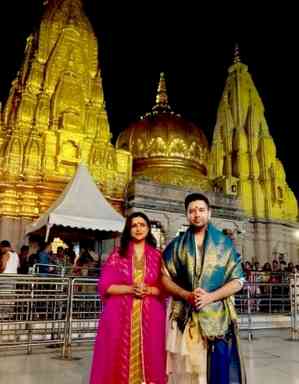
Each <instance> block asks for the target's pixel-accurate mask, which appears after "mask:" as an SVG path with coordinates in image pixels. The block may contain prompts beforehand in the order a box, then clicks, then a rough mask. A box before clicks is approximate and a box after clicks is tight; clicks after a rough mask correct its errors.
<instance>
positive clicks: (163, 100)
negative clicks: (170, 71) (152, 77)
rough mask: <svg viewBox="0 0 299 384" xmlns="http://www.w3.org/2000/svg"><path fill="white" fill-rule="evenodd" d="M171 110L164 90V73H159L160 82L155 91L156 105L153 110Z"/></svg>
mask: <svg viewBox="0 0 299 384" xmlns="http://www.w3.org/2000/svg"><path fill="white" fill-rule="evenodd" d="M157 109H159V110H165V111H166V110H171V108H170V105H169V104H168V95H167V89H166V81H165V75H164V72H161V73H160V80H159V85H158V89H157V95H156V104H155V106H154V107H153V110H157Z"/></svg>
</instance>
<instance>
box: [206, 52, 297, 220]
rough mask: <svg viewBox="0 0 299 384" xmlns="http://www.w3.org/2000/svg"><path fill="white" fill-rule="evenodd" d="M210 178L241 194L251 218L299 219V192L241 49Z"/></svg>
mask: <svg viewBox="0 0 299 384" xmlns="http://www.w3.org/2000/svg"><path fill="white" fill-rule="evenodd" d="M281 128H283V127H281ZM209 176H210V177H211V179H212V180H213V181H214V186H215V188H216V189H218V190H219V191H222V192H224V193H227V194H235V195H236V196H239V197H240V200H241V204H242V207H243V208H244V210H245V212H246V214H247V215H248V216H253V217H258V218H267V219H279V220H291V221H296V219H297V215H298V206H297V201H296V198H295V195H294V193H293V192H292V190H291V189H290V187H289V186H288V184H287V182H286V175H285V171H284V168H283V165H282V163H281V162H280V161H279V160H278V158H277V157H276V147H275V143H274V140H273V138H272V136H271V135H270V132H269V128H268V125H267V122H266V119H265V115H264V106H263V102H262V100H261V98H260V96H259V94H258V92H257V90H256V87H255V85H254V83H253V80H252V78H251V76H250V74H249V73H248V70H247V66H246V65H244V64H243V63H242V62H241V60H240V55H239V50H238V49H236V51H235V57H234V63H233V65H232V66H231V67H230V68H229V75H228V78H227V81H226V84H225V88H224V92H223V95H222V99H221V101H220V105H219V108H218V115H217V122H216V126H215V130H214V137H213V143H212V148H211V160H210V163H209Z"/></svg>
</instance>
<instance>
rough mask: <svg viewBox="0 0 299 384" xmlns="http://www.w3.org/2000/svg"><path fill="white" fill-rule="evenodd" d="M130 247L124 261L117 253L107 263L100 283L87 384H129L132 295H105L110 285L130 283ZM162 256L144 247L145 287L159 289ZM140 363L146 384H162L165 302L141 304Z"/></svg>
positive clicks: (157, 299)
mask: <svg viewBox="0 0 299 384" xmlns="http://www.w3.org/2000/svg"><path fill="white" fill-rule="evenodd" d="M132 258H133V246H132V244H130V246H129V250H128V256H127V257H120V255H119V251H118V249H116V250H114V251H113V252H112V254H111V255H110V256H109V258H108V259H107V262H106V264H105V266H104V268H103V271H102V276H101V279H100V281H99V292H100V295H101V297H102V299H103V301H104V311H103V314H102V316H101V320H100V324H99V329H98V334H97V338H96V343H95V349H94V355H93V363H92V370H91V376H90V384H129V363H130V345H131V344H130V341H131V340H130V337H131V314H132V302H133V297H132V295H118V296H116V295H111V296H109V295H107V294H106V292H107V289H108V288H109V287H110V286H111V285H112V284H127V285H131V284H132V282H133V275H132ZM160 277H161V255H160V253H159V252H158V251H157V250H155V249H154V248H152V247H150V246H148V245H146V247H145V274H144V283H145V284H146V285H149V286H157V287H159V288H160ZM141 316H142V320H141V324H142V329H141V340H142V350H141V353H142V361H143V364H144V365H143V372H144V376H145V382H146V383H154V384H165V383H166V382H167V379H166V369H165V360H166V357H165V300H164V298H163V297H162V296H161V297H158V296H151V295H149V296H146V297H145V298H144V299H143V302H142V312H141Z"/></svg>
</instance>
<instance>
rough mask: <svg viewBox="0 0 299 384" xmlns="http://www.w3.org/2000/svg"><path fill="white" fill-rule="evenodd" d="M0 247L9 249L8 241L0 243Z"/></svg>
mask: <svg viewBox="0 0 299 384" xmlns="http://www.w3.org/2000/svg"><path fill="white" fill-rule="evenodd" d="M0 247H5V248H11V245H10V242H9V241H8V240H2V241H1V242H0Z"/></svg>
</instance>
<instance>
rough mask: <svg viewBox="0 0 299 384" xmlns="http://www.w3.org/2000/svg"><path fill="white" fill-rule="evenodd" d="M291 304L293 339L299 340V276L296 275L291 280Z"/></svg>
mask: <svg viewBox="0 0 299 384" xmlns="http://www.w3.org/2000/svg"><path fill="white" fill-rule="evenodd" d="M290 302H291V337H292V340H296V339H298V335H299V274H297V273H295V274H293V275H292V276H291V278H290Z"/></svg>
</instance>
